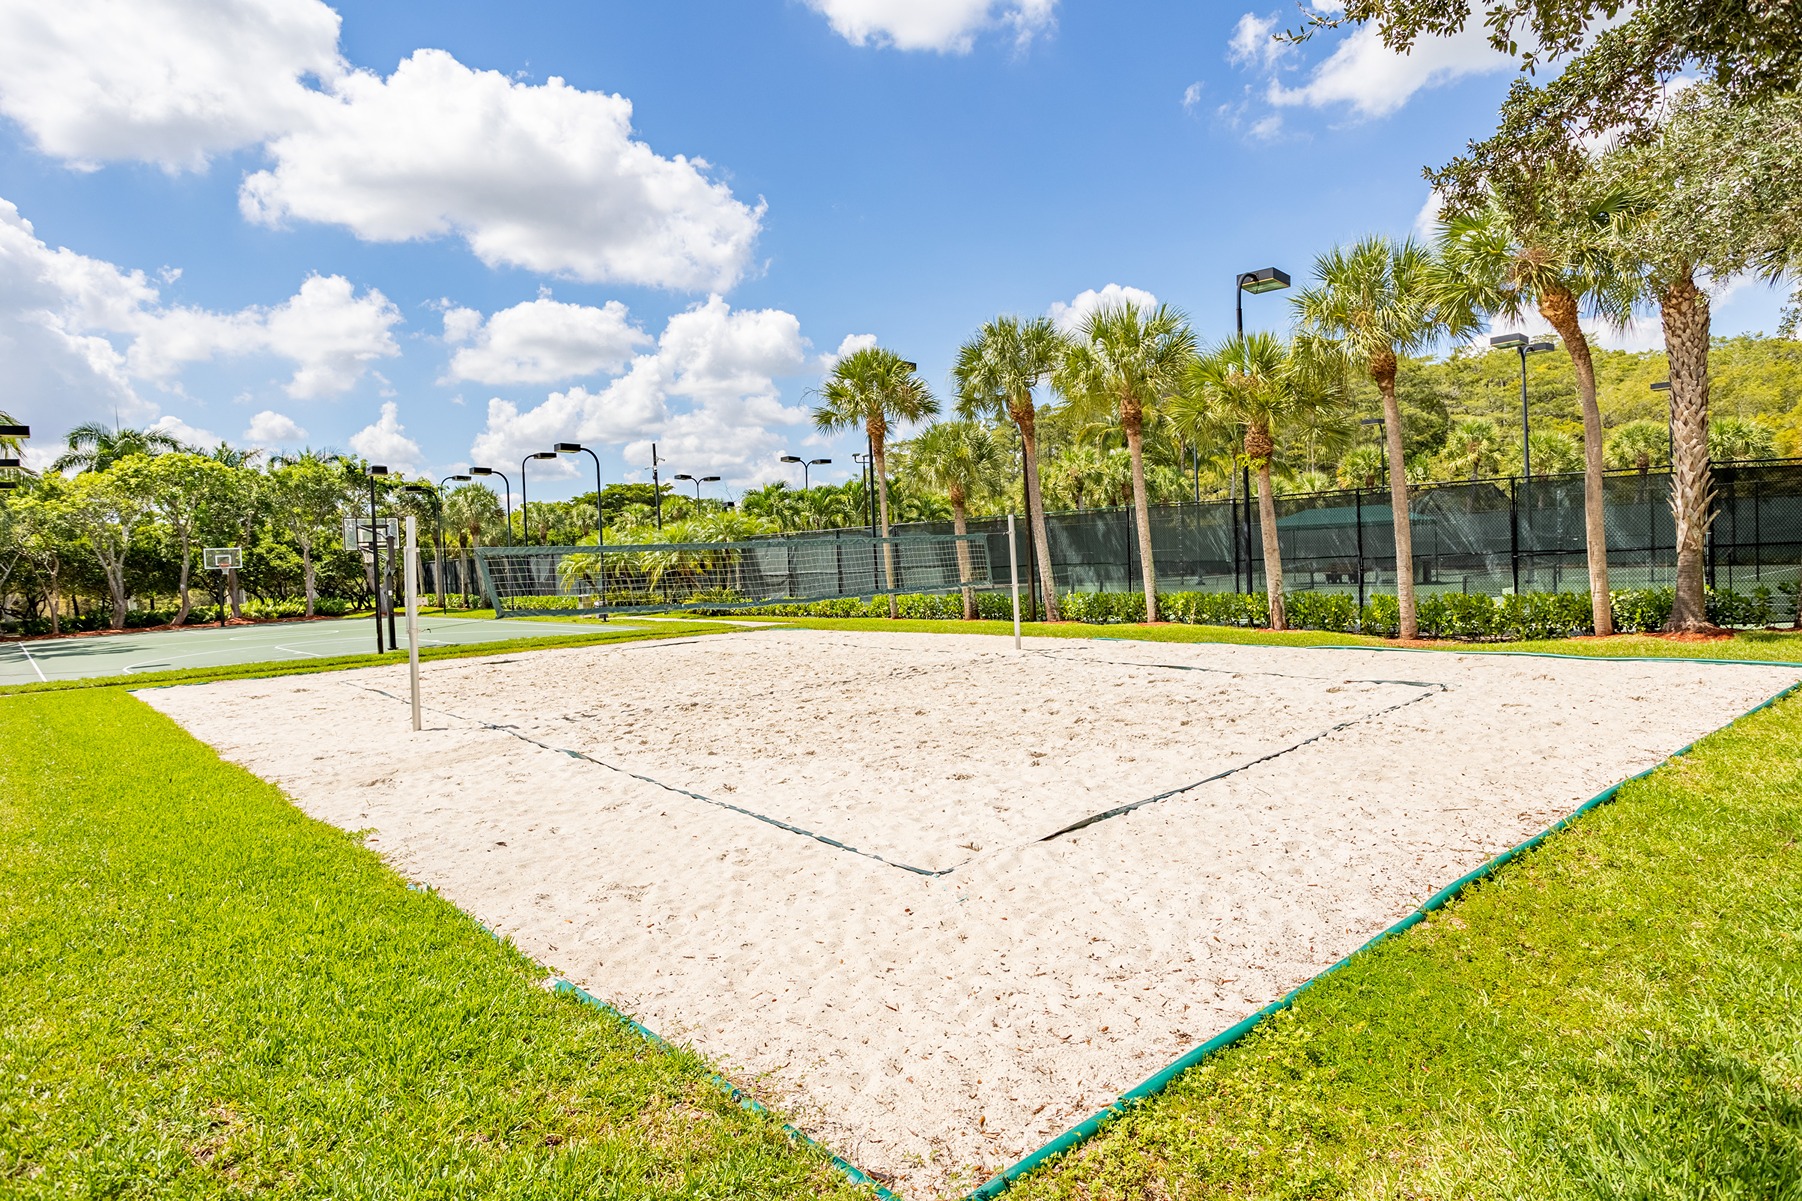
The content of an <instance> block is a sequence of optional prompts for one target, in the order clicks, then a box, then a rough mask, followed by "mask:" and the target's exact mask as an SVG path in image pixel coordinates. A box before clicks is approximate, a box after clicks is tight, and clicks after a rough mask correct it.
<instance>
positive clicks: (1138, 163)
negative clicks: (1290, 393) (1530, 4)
mask: <svg viewBox="0 0 1802 1201" xmlns="http://www.w3.org/2000/svg"><path fill="white" fill-rule="evenodd" d="M1293 12H1294V10H1293V9H1292V8H1290V7H1288V6H1276V5H1272V6H1271V7H1270V8H1268V9H1266V8H1260V7H1256V6H1252V7H1249V8H1248V7H1245V6H1241V5H1209V4H1196V3H1165V2H1162V0H1142V2H1140V3H1134V4H1130V5H1122V4H1104V3H1099V2H1098V0H680V2H665V3H656V4H652V3H642V2H641V3H637V4H618V3H594V2H590V3H551V2H547V3H540V4H535V5H530V6H526V5H511V6H501V5H496V4H492V3H475V2H473V0H459V2H444V0H435V2H432V3H423V2H414V3H403V2H399V0H386V2H383V3H379V4H378V3H374V2H355V3H348V2H347V3H341V4H339V5H337V6H336V7H335V8H333V7H328V6H327V5H325V4H323V3H321V2H320V0H235V2H228V0H135V2H134V3H133V4H130V5H117V4H112V3H106V2H105V0H60V2H59V3H57V4H54V5H52V4H47V3H44V2H43V0H0V201H3V202H4V203H3V204H0V388H3V389H4V393H3V399H0V407H4V408H6V409H8V410H10V411H12V412H13V413H14V414H15V415H16V416H18V417H19V418H20V419H22V420H25V421H28V422H29V423H30V424H31V425H32V427H33V431H34V439H33V441H34V443H35V451H34V453H35V454H36V455H43V456H47V455H48V453H49V452H50V449H51V448H52V447H54V446H55V445H56V444H58V443H60V441H61V438H62V435H63V433H64V432H65V431H66V430H67V429H68V428H69V427H70V426H71V425H73V424H75V423H77V422H80V421H84V420H95V419H98V420H106V421H111V420H113V419H114V415H115V413H116V414H117V417H118V419H119V420H120V421H122V422H124V423H126V424H140V425H142V424H151V423H161V424H163V425H164V426H165V427H167V428H170V429H172V430H175V431H176V432H178V433H182V434H184V435H186V436H190V437H202V436H211V437H215V438H217V437H223V438H228V439H230V440H232V441H234V442H238V443H251V444H255V445H260V446H264V447H268V448H270V449H282V448H293V447H298V446H301V445H312V446H316V447H326V446H329V447H334V448H339V449H345V448H350V449H356V450H358V451H360V452H362V453H365V454H368V455H370V456H371V457H372V458H374V459H375V460H377V461H386V462H388V463H390V464H392V465H394V466H397V467H402V468H405V469H408V470H411V471H415V472H419V473H422V474H429V475H431V476H432V477H433V478H436V477H438V476H441V475H444V474H447V473H449V472H452V471H456V470H460V469H461V468H463V467H464V466H466V465H468V464H469V463H471V462H487V463H490V464H492V465H495V466H499V467H502V468H503V469H504V470H507V471H508V472H509V473H511V474H516V473H517V469H518V467H519V459H520V457H521V456H522V455H524V454H526V453H529V452H530V451H533V450H537V449H541V448H544V447H546V446H548V445H549V443H551V442H552V441H556V440H566V439H576V440H581V441H584V442H587V443H589V444H591V445H594V446H595V447H596V448H597V449H598V450H600V452H601V458H602V464H603V473H604V475H605V476H606V478H608V479H609V480H611V479H621V478H625V479H636V478H645V477H646V475H647V472H646V470H645V468H646V467H647V466H648V463H649V445H650V443H651V442H653V441H655V442H656V443H657V444H658V446H659V453H660V455H661V457H662V458H663V459H665V460H666V461H667V462H668V463H669V467H668V468H667V469H666V478H667V474H668V473H669V472H674V471H688V472H692V473H693V474H697V475H699V474H703V473H705V474H721V475H724V476H725V477H726V478H727V481H728V484H729V486H731V487H733V488H743V487H745V486H747V485H750V484H755V483H759V482H762V481H765V480H768V479H774V478H785V476H784V469H783V468H782V467H781V466H780V465H779V464H778V463H777V462H776V461H775V460H776V457H777V456H778V455H780V454H782V453H785V452H788V451H791V450H794V451H798V450H803V449H804V450H806V451H808V453H809V454H810V456H824V455H830V456H832V457H833V458H834V459H835V460H836V462H835V464H834V467H833V468H832V469H829V470H828V471H827V472H824V473H822V474H823V475H824V477H825V478H839V477H841V476H845V475H849V474H850V473H851V470H852V469H853V468H852V464H851V461H850V453H851V451H852V450H854V449H856V447H855V445H854V444H853V441H852V440H850V439H838V440H834V439H822V438H819V437H818V436H816V435H814V434H812V433H811V431H810V428H809V426H808V424H807V422H806V420H805V407H806V404H807V397H806V392H807V390H808V389H809V388H810V387H812V386H814V385H816V384H817V383H818V381H819V378H820V376H821V374H822V372H823V371H824V370H825V369H826V366H827V365H828V363H829V361H830V360H829V356H830V355H832V354H833V353H835V352H838V351H840V350H841V349H842V348H844V347H846V346H855V345H859V344H862V343H864V342H867V341H869V340H870V339H876V340H879V341H880V342H881V343H882V344H883V345H886V346H889V347H892V348H893V349H895V350H897V351H899V352H900V353H902V354H903V355H906V356H907V357H910V358H912V359H915V360H916V361H918V362H919V364H920V365H921V368H922V371H923V372H924V374H925V375H926V376H927V378H928V379H929V380H930V381H932V382H933V383H934V384H935V385H936V386H938V387H939V388H940V390H941V398H942V399H943V398H945V396H944V394H945V392H946V391H947V390H948V389H947V387H946V376H947V373H948V370H949V366H950V363H951V359H952V356H953V355H954V353H955V351H956V348H957V346H958V344H959V343H960V342H961V341H962V340H963V339H964V338H966V337H968V336H969V335H970V333H971V332H972V331H973V330H974V329H975V328H976V326H977V325H978V324H979V323H980V322H981V321H983V320H985V319H987V318H989V317H991V316H993V315H995V314H996V313H999V312H1018V313H1039V312H1047V311H1050V312H1053V313H1054V315H1057V314H1061V315H1063V316H1064V317H1065V319H1070V318H1072V317H1074V316H1076V315H1079V314H1080V312H1081V311H1082V310H1083V307H1084V305H1085V304H1090V303H1093V302H1094V300H1095V298H1096V296H1097V295H1111V294H1117V293H1118V291H1119V290H1120V289H1129V290H1135V291H1129V292H1128V294H1129V295H1138V294H1140V293H1145V294H1149V295H1151V296H1155V297H1156V298H1157V299H1158V300H1160V301H1166V302H1169V303H1171V304H1174V305H1177V306H1179V307H1181V308H1183V309H1184V310H1186V311H1187V312H1188V313H1189V314H1190V315H1191V317H1192V318H1193V320H1194V322H1195V324H1196V327H1197V329H1198V331H1199V332H1200V333H1201V335H1202V337H1203V338H1204V340H1206V339H1209V338H1213V337H1218V336H1220V335H1222V334H1223V333H1225V332H1227V331H1228V330H1229V329H1230V325H1231V321H1232V299H1233V293H1232V279H1233V274H1234V272H1236V271H1239V270H1245V269H1250V268H1254V267H1262V266H1268V265H1276V266H1280V267H1283V268H1285V269H1287V270H1289V271H1290V272H1291V273H1292V274H1294V275H1295V276H1296V277H1297V279H1298V280H1299V279H1301V278H1302V277H1303V276H1305V274H1306V272H1307V270H1308V265H1309V263H1310V262H1311V260H1312V257H1313V256H1314V255H1315V254H1316V253H1318V252H1319V251H1321V250H1323V249H1325V248H1326V247H1328V246H1330V245H1331V244H1333V243H1334V242H1336V241H1340V240H1344V239H1348V238H1351V237H1355V236H1357V235H1359V234H1363V233H1366V232H1370V231H1385V232H1389V233H1394V234H1403V233H1407V232H1409V231H1410V230H1411V229H1414V228H1415V227H1416V225H1417V223H1418V222H1419V221H1420V220H1421V214H1422V208H1423V205H1424V204H1425V203H1426V202H1427V200H1428V193H1427V189H1426V185H1425V184H1424V183H1423V181H1422V179H1421V175H1420V170H1421V167H1422V166H1423V165H1426V164H1430V163H1431V164H1436V163H1438V162H1441V161H1443V160H1444V159H1446V158H1447V157H1449V156H1450V155H1452V154H1453V153H1455V152H1456V151H1457V150H1458V149H1459V148H1460V147H1461V146H1462V145H1463V144H1464V142H1465V141H1466V140H1467V139H1469V138H1471V137H1473V136H1480V135H1482V134H1483V133H1485V132H1487V131H1488V129H1489V128H1490V127H1491V125H1492V124H1493V119H1494V112H1495V107H1496V104H1497V102H1498V101H1499V99H1500V97H1501V95H1502V94H1503V92H1504V90H1505V88H1506V85H1507V82H1508V78H1509V74H1508V69H1507V64H1506V63H1505V62H1504V61H1502V60H1501V59H1499V58H1498V57H1497V56H1495V55H1494V54H1493V53H1492V52H1491V51H1489V50H1488V49H1487V47H1485V46H1484V45H1483V44H1482V43H1481V40H1480V37H1474V36H1465V37H1461V38H1457V39H1453V40H1451V41H1449V42H1434V43H1429V44H1428V45H1426V46H1423V47H1422V48H1421V49H1420V50H1418V51H1417V52H1416V54H1415V55H1414V56H1412V57H1411V58H1407V59H1402V58H1398V57H1397V56H1395V55H1393V54H1390V53H1389V52H1387V51H1385V50H1383V49H1382V48H1381V47H1380V46H1378V45H1377V44H1376V43H1375V42H1374V40H1373V39H1372V38H1371V37H1370V36H1369V35H1368V34H1364V33H1356V32H1353V33H1343V34H1332V35H1328V36H1326V37H1323V38H1320V39H1318V40H1316V41H1315V42H1314V43H1312V44H1310V45H1307V46H1305V47H1299V48H1288V49H1285V48H1283V47H1281V46H1279V45H1277V44H1276V43H1274V42H1272V41H1271V39H1270V37H1269V33H1270V31H1271V30H1272V29H1275V28H1280V27H1281V23H1282V22H1285V21H1289V20H1291V18H1292V14H1293ZM558 80H560V81H561V82H555V81H558ZM1110 287H1111V288H1112V289H1114V292H1112V293H1110V292H1108V291H1107V290H1108V289H1109V288H1110ZM1729 292H1730V294H1729V295H1726V296H1723V297H1722V299H1721V302H1720V304H1719V305H1718V307H1717V312H1716V328H1717V330H1718V331H1721V332H1736V331H1739V330H1755V329H1770V328H1773V327H1774V326H1775V324H1776V313H1777V310H1778V308H1779V307H1780V306H1779V302H1778V299H1777V298H1776V297H1775V296H1773V295H1772V294H1771V293H1770V292H1769V291H1768V290H1766V289H1763V288H1760V287H1757V286H1747V287H1741V288H1737V289H1729ZM1247 300H1248V324H1253V325H1258V324H1264V325H1272V326H1276V325H1281V324H1283V323H1284V322H1285V321H1286V319H1287V307H1286V304H1285V301H1284V298H1282V297H1280V296H1266V297H1248V298H1247ZM847 339H849V341H847ZM1604 340H1606V341H1611V342H1612V343H1613V344H1617V345H1636V346H1638V345H1654V344H1656V322H1655V320H1653V321H1651V322H1649V323H1646V324H1645V325H1644V326H1643V327H1642V328H1639V329H1636V330H1631V331H1628V332H1626V333H1625V334H1619V335H1613V334H1606V335H1604ZM581 462H582V464H586V463H587V462H588V460H587V459H586V458H583V459H582V460H581ZM533 472H534V477H533V478H534V480H535V481H538V484H537V486H535V488H534V495H560V494H567V493H569V492H573V491H578V490H580V488H581V487H582V486H583V484H584V482H585V478H586V476H585V472H584V471H579V470H578V469H577V466H576V464H574V463H570V464H567V465H565V464H564V463H561V462H560V463H557V464H536V463H535V464H533ZM556 473H562V474H556ZM815 478H816V479H817V478H821V477H820V476H816V477H815ZM796 482H798V481H796ZM539 487H542V489H543V491H542V492H540V491H539V490H538V488H539Z"/></svg>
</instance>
